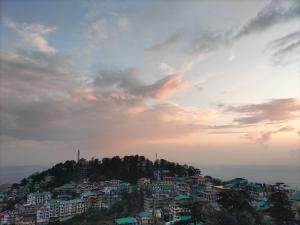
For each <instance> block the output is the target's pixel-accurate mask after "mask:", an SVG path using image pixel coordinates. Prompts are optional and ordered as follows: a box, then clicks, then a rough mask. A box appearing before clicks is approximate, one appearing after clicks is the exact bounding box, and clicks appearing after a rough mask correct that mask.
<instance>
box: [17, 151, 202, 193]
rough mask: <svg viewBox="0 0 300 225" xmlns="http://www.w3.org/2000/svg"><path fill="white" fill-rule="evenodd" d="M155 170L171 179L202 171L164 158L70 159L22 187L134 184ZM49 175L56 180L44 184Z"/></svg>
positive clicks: (36, 176) (47, 187) (25, 180)
mask: <svg viewBox="0 0 300 225" xmlns="http://www.w3.org/2000/svg"><path fill="white" fill-rule="evenodd" d="M155 170H160V171H164V172H165V174H166V175H170V176H174V175H177V176H183V175H194V174H195V173H196V172H197V171H198V170H197V169H195V168H194V167H192V166H187V165H180V164H178V163H173V162H168V161H166V160H164V159H160V160H156V161H155V162H152V161H150V160H149V159H146V158H145V157H144V156H138V155H135V156H125V157H124V158H120V157H119V156H115V157H113V158H103V159H102V160H98V159H91V160H89V161H88V160H85V159H80V161H79V162H76V161H74V160H71V161H69V160H68V161H66V162H65V163H58V164H56V165H55V166H53V167H52V168H50V169H48V170H45V171H43V172H41V173H37V174H34V175H32V176H30V177H29V178H30V179H29V178H27V179H24V180H22V184H23V185H25V184H27V183H28V182H29V180H31V183H32V188H33V186H34V184H35V183H36V184H39V185H40V186H41V188H42V189H45V190H51V189H53V188H54V187H57V186H61V185H62V184H64V183H68V182H71V181H75V182H76V181H79V180H80V179H81V178H89V180H90V181H103V180H111V179H120V180H123V181H126V182H130V183H133V184H134V183H136V182H137V180H138V179H139V178H140V177H148V178H153V174H154V171H155ZM83 171H84V173H83ZM47 176H52V177H53V178H54V179H53V181H52V182H47V183H46V184H44V185H43V181H44V180H45V178H46V177H47Z"/></svg>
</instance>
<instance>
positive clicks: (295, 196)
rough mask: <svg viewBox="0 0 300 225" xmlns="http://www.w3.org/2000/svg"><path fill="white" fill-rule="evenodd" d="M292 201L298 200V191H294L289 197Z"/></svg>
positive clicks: (299, 196)
mask: <svg viewBox="0 0 300 225" xmlns="http://www.w3.org/2000/svg"><path fill="white" fill-rule="evenodd" d="M290 199H291V200H293V201H298V202H299V201H300V192H296V193H295V194H293V195H292V197H291V198H290Z"/></svg>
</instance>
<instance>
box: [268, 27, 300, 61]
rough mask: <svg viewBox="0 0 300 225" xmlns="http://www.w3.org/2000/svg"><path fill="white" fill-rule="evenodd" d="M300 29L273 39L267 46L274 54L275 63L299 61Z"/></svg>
mask: <svg viewBox="0 0 300 225" xmlns="http://www.w3.org/2000/svg"><path fill="white" fill-rule="evenodd" d="M299 50H300V31H295V32H291V33H290V34H287V35H285V36H283V37H281V38H279V39H276V40H274V41H272V42H271V43H270V44H269V46H268V47H267V48H266V51H270V52H271V53H272V56H273V61H274V64H275V65H278V64H282V63H290V62H299V54H298V52H299Z"/></svg>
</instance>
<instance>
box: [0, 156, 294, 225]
mask: <svg viewBox="0 0 300 225" xmlns="http://www.w3.org/2000/svg"><path fill="white" fill-rule="evenodd" d="M0 206H1V213H0V222H1V225H2V224H3V225H4V224H5V225H13V224H16V225H35V224H37V225H46V224H49V225H51V224H52V225H79V224H80V225H81V224H86V225H110V224H120V225H121V224H126V225H144V224H147V225H157V224H166V225H170V224H186V225H190V224H200V225H283V224H299V208H300V207H299V206H300V193H299V192H297V190H292V189H291V188H289V187H288V186H287V185H284V184H282V183H277V184H274V185H269V184H264V183H255V182H251V181H248V180H246V179H244V178H236V179H233V180H229V181H221V180H218V179H214V178H212V177H210V176H202V175H201V171H200V170H199V169H197V168H194V167H192V166H187V165H180V164H178V163H174V162H169V161H166V160H163V159H160V160H156V161H154V162H152V161H151V160H149V159H146V158H145V157H144V156H138V155H135V156H125V157H123V158H120V157H118V156H116V157H113V158H104V159H102V160H98V159H91V160H85V159H78V161H66V162H64V163H59V164H56V165H55V166H53V167H52V168H50V169H48V170H45V171H43V172H41V173H36V174H33V175H31V176H29V177H27V178H25V179H23V180H22V182H21V183H18V184H13V185H12V186H11V187H9V188H7V189H6V190H5V191H4V192H3V193H1V194H0Z"/></svg>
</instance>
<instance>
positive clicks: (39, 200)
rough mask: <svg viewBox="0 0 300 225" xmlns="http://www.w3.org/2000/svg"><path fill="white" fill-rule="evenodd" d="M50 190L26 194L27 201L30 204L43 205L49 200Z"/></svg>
mask: <svg viewBox="0 0 300 225" xmlns="http://www.w3.org/2000/svg"><path fill="white" fill-rule="evenodd" d="M51 196H52V195H51V193H50V192H34V193H30V194H28V195H27V203H28V204H30V205H44V204H45V203H47V201H49V200H51Z"/></svg>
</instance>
